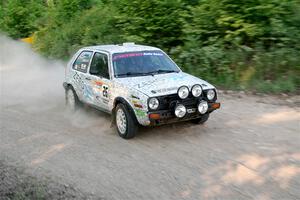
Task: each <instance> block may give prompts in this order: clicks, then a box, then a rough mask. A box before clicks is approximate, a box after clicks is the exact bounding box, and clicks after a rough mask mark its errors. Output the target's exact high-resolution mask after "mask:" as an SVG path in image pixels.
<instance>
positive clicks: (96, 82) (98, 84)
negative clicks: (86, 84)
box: [94, 81, 103, 86]
mask: <svg viewBox="0 0 300 200" xmlns="http://www.w3.org/2000/svg"><path fill="white" fill-rule="evenodd" d="M94 84H95V85H96V86H102V85H103V81H94Z"/></svg>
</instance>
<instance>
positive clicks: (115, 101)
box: [112, 97, 140, 124]
mask: <svg viewBox="0 0 300 200" xmlns="http://www.w3.org/2000/svg"><path fill="white" fill-rule="evenodd" d="M118 103H122V104H123V105H125V106H126V108H127V109H128V111H129V113H130V114H131V115H132V117H133V120H134V121H135V122H136V123H137V124H140V123H139V122H138V120H137V118H136V115H135V112H134V110H133V108H132V106H131V105H130V104H129V103H128V101H127V100H126V99H124V98H123V97H116V98H115V100H114V104H113V110H112V119H113V120H112V121H113V122H114V120H115V110H116V107H117V105H118Z"/></svg>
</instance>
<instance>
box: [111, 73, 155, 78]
mask: <svg viewBox="0 0 300 200" xmlns="http://www.w3.org/2000/svg"><path fill="white" fill-rule="evenodd" d="M147 75H149V73H142V72H127V73H124V74H117V75H116V77H122V76H125V77H126V76H147Z"/></svg>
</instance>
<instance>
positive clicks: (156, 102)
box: [148, 98, 159, 110]
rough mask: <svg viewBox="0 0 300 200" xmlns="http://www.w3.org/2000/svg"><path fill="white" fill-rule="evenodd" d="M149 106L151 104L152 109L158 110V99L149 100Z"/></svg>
mask: <svg viewBox="0 0 300 200" xmlns="http://www.w3.org/2000/svg"><path fill="white" fill-rule="evenodd" d="M148 106H149V108H150V109H152V110H156V109H157V108H158V106H159V101H158V99H157V98H151V99H150V100H149V103H148Z"/></svg>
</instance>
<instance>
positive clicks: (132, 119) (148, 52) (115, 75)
mask: <svg viewBox="0 0 300 200" xmlns="http://www.w3.org/2000/svg"><path fill="white" fill-rule="evenodd" d="M63 85H64V88H65V90H66V103H67V105H68V106H69V107H71V109H76V107H77V106H78V105H80V103H85V104H89V105H92V106H93V107H95V108H97V109H100V110H102V111H105V112H108V113H111V114H112V116H113V121H114V122H115V123H116V127H117V131H118V133H119V135H120V136H121V137H122V138H126V139H129V138H132V137H134V136H135V135H136V133H137V130H138V126H139V125H143V126H154V125H160V124H166V123H172V122H178V121H187V120H190V121H192V122H194V123H198V124H201V123H204V122H205V121H206V120H207V119H208V117H209V114H210V113H211V112H213V111H214V110H216V109H218V108H220V103H217V102H216V100H217V93H216V89H215V87H214V86H212V85H211V84H209V83H207V82H206V81H204V80H201V79H199V78H197V77H194V76H192V75H189V74H187V73H184V72H182V71H181V69H180V68H179V67H178V66H177V65H176V64H175V62H173V61H172V59H171V58H170V57H169V56H168V55H167V54H166V53H164V52H163V51H162V50H160V49H158V48H155V47H150V46H143V45H135V44H134V43H124V44H122V45H101V46H90V47H85V48H82V49H80V50H79V51H78V52H77V53H76V54H75V55H74V56H73V58H72V59H71V60H70V62H69V63H68V66H67V68H66V74H65V82H64V83H63Z"/></svg>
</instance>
